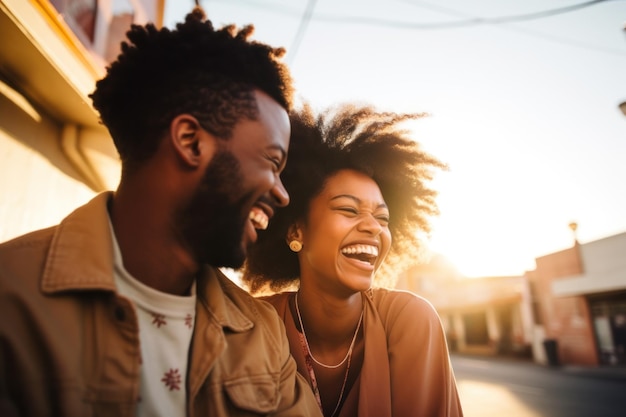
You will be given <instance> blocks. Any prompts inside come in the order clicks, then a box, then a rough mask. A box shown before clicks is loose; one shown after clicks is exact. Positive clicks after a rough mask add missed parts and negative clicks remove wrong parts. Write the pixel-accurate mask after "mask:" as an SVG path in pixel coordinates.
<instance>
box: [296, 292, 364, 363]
mask: <svg viewBox="0 0 626 417" xmlns="http://www.w3.org/2000/svg"><path fill="white" fill-rule="evenodd" d="M298 294H299V292H297V293H296V313H297V314H298V321H299V322H300V329H302V335H303V336H304V342H305V345H306V350H307V352H308V353H309V355H311V359H313V362H315V363H316V364H318V365H319V366H323V367H324V368H327V369H337V368H339V367H340V366H341V365H343V364H344V363H345V362H346V361H347V360H348V356H350V355H351V354H352V349H353V348H354V343H355V342H356V336H357V335H358V334H359V327H361V321H363V309H361V316H360V317H359V322H358V323H357V325H356V329H355V330H354V336H353V337H352V342H351V343H350V348H349V349H348V352H347V353H346V356H345V357H344V358H343V360H342V361H341V362H339V363H338V364H337V365H326V364H325V363H322V362H320V361H318V360H317V359H315V356H313V353H311V348H310V347H309V341H308V339H307V337H306V332H305V331H304V325H303V324H302V316H301V315H300V308H298Z"/></svg>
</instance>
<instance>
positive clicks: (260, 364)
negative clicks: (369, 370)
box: [0, 193, 321, 417]
mask: <svg viewBox="0 0 626 417" xmlns="http://www.w3.org/2000/svg"><path fill="white" fill-rule="evenodd" d="M109 197H110V193H103V194H100V195H98V196H97V197H95V198H94V199H93V200H92V201H91V202H89V203H88V204H87V205H85V206H83V207H80V208H78V209H77V210H76V211H75V212H74V213H72V214H70V215H69V216H68V217H67V218H65V219H64V220H63V221H62V222H61V224H59V225H58V226H55V227H51V228H48V229H44V230H39V231H36V232H33V233H30V234H28V235H25V236H22V237H19V238H17V239H14V240H12V241H9V242H6V243H4V244H2V245H0V415H2V416H5V417H6V416H10V415H18V416H64V417H72V416H76V417H90V416H115V417H123V416H133V415H135V410H136V404H137V401H138V393H139V366H140V365H139V356H140V348H139V342H140V341H139V329H138V325H137V319H136V315H135V311H134V308H133V306H132V304H131V303H130V301H129V300H128V299H126V298H124V297H122V296H120V295H118V294H117V293H116V289H115V283H114V279H113V252H112V241H111V235H110V230H109V223H108V214H107V209H106V203H107V200H108V199H109ZM197 293H198V304H197V313H196V324H195V328H194V334H193V339H192V344H191V349H190V359H189V371H188V375H189V376H188V380H187V381H186V384H187V397H188V405H187V408H188V410H187V415H189V416H203V417H204V416H252V415H276V416H320V415H321V414H320V412H319V408H318V406H317V403H316V402H315V398H314V397H313V394H312V392H311V390H310V389H309V387H308V386H307V384H306V382H305V381H304V379H302V377H301V376H299V375H298V374H297V372H296V364H295V362H294V359H293V358H292V357H291V356H290V354H289V345H288V341H287V339H286V337H285V331H284V326H283V324H282V321H281V320H280V319H279V318H278V316H277V315H276V312H275V311H274V309H273V308H272V307H271V306H270V305H269V304H266V303H263V302H260V301H259V300H255V299H254V298H252V297H251V296H249V295H248V294H247V293H246V292H245V291H243V290H242V289H240V288H239V287H237V286H236V285H235V284H234V283H232V282H231V281H230V280H229V279H228V278H227V277H225V276H224V275H223V274H222V273H220V272H219V271H218V270H216V269H214V268H210V267H207V268H206V273H205V274H204V276H203V277H202V278H201V279H200V280H199V282H198V291H197ZM144 366H149V364H144ZM176 417H177V416H176Z"/></svg>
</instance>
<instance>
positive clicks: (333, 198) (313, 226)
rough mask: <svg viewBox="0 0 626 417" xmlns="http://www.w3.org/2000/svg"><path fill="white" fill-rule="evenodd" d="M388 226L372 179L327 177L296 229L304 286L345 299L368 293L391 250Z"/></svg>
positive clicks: (345, 173) (345, 174) (354, 174)
mask: <svg viewBox="0 0 626 417" xmlns="http://www.w3.org/2000/svg"><path fill="white" fill-rule="evenodd" d="M388 224H389V209H388V208H387V205H386V204H385V200H384V199H383V196H382V193H381V192H380V188H378V185H377V184H376V182H374V180H372V179H371V178H370V177H368V176H367V175H365V174H362V173H360V172H358V171H353V170H342V171H339V172H337V173H336V174H334V175H333V176H331V177H329V178H328V180H327V181H326V184H325V186H324V188H323V189H322V191H321V192H320V194H319V195H317V196H316V197H314V198H313V200H312V201H311V204H310V208H309V212H308V216H307V218H306V224H300V225H299V231H300V237H301V239H302V246H303V247H302V251H301V252H300V253H299V260H300V278H301V281H302V285H315V286H318V287H320V289H322V290H325V291H330V292H332V293H335V294H336V293H339V294H345V295H350V294H352V293H354V292H357V291H364V290H366V289H368V288H369V287H370V286H371V284H372V279H373V277H374V272H375V271H376V270H377V269H378V267H379V266H380V265H381V263H382V261H383V259H384V258H385V256H386V255H387V253H388V252H389V248H390V246H391V233H390V232H389V227H388Z"/></svg>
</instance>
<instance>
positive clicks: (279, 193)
mask: <svg viewBox="0 0 626 417" xmlns="http://www.w3.org/2000/svg"><path fill="white" fill-rule="evenodd" d="M272 195H273V196H274V199H275V200H276V205H277V206H278V207H285V206H286V205H288V204H289V193H288V192H287V190H286V189H285V186H284V185H283V182H282V181H281V180H280V177H278V176H277V177H276V183H275V184H274V188H272Z"/></svg>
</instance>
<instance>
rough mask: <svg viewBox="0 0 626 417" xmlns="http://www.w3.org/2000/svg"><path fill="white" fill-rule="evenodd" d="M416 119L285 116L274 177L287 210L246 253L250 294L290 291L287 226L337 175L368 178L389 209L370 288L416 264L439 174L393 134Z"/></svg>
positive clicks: (352, 112) (360, 113)
mask: <svg viewBox="0 0 626 417" xmlns="http://www.w3.org/2000/svg"><path fill="white" fill-rule="evenodd" d="M422 116H424V115H423V114H397V113H390V112H378V111H376V110H375V109H374V108H373V107H371V106H356V105H351V104H344V105H340V106H337V107H335V108H329V109H327V110H326V111H325V112H322V113H320V114H319V115H317V116H315V115H314V114H313V111H312V110H311V108H310V107H309V106H307V105H305V106H303V108H302V109H301V110H299V111H296V112H292V113H291V116H290V119H291V143H290V148H289V154H288V160H287V165H286V167H285V170H284V172H283V173H282V175H281V178H282V181H283V184H284V185H285V188H286V189H287V191H288V193H289V196H290V203H289V205H288V206H287V207H285V208H281V209H279V210H277V212H276V214H275V216H274V218H273V219H272V220H271V222H270V225H269V227H268V229H267V230H265V231H260V232H259V239H258V241H257V243H256V244H254V245H252V246H251V247H250V250H249V253H248V259H247V261H246V264H245V265H244V269H243V276H242V280H243V283H244V285H245V286H246V287H248V289H249V290H250V291H251V292H253V293H256V292H259V291H261V290H263V291H268V290H270V291H280V290H284V289H285V288H288V287H291V286H294V285H296V284H297V283H298V279H299V264H298V258H297V255H296V254H295V253H293V252H291V251H290V249H289V247H288V245H287V243H286V237H287V232H288V229H289V226H290V225H292V224H294V223H295V222H297V221H306V217H307V214H308V209H309V205H310V203H311V200H312V199H313V198H314V197H316V196H317V195H318V194H319V193H320V192H321V191H322V189H323V187H324V185H325V183H326V181H327V180H328V178H329V177H331V176H332V175H333V174H335V173H337V172H338V171H340V170H343V169H352V170H356V171H359V172H362V173H364V174H366V175H368V176H369V177H370V178H372V179H373V180H374V181H375V182H376V183H377V184H378V186H379V187H380V189H381V192H382V195H383V198H384V199H385V202H386V203H387V206H388V207H389V213H390V223H389V229H390V231H391V235H392V238H393V241H392V246H391V250H390V253H389V256H388V257H387V260H386V262H385V264H384V266H383V268H381V270H380V271H379V272H378V273H377V276H376V282H377V284H385V285H392V284H391V283H392V282H393V278H392V275H391V273H392V272H394V271H397V270H398V268H399V267H402V266H404V265H409V264H411V263H416V262H417V256H418V255H419V253H420V252H421V251H422V249H421V246H422V245H421V244H420V243H421V240H422V238H423V237H424V236H426V235H427V234H428V232H429V231H430V223H429V218H430V217H431V216H433V215H437V214H438V209H437V205H436V202H435V197H436V192H435V190H433V189H432V188H430V186H429V182H430V180H432V178H433V174H434V172H435V171H437V170H445V169H446V165H445V164H443V163H442V162H440V161H439V160H438V159H436V158H435V157H433V156H431V155H429V154H427V153H426V152H424V151H423V150H422V149H421V148H420V146H419V144H418V143H417V142H415V141H414V140H413V139H411V138H410V137H409V132H408V131H407V130H404V129H401V128H400V126H399V125H400V124H401V123H402V122H405V121H408V120H413V119H418V118H420V117H422Z"/></svg>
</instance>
